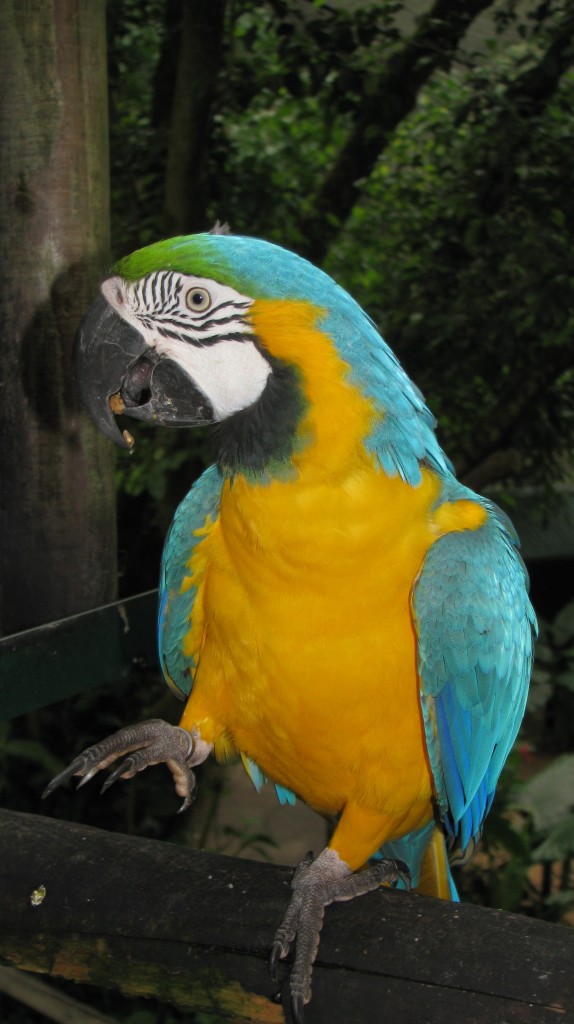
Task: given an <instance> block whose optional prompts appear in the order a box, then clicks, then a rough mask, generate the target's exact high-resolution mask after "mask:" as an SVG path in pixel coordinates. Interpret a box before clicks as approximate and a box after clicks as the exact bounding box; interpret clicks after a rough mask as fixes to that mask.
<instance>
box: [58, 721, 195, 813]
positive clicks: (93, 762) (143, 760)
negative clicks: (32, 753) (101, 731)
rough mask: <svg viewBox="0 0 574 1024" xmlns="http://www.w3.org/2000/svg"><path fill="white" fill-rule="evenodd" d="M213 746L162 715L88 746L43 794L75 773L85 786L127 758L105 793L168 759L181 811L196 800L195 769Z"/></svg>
mask: <svg viewBox="0 0 574 1024" xmlns="http://www.w3.org/2000/svg"><path fill="white" fill-rule="evenodd" d="M211 749H212V747H211V744H209V743H205V742H204V741H203V740H202V739H200V737H199V736H198V735H197V734H196V733H194V732H188V731H187V729H182V728H181V727H180V726H177V725H169V723H168V722H164V721H162V719H161V718H153V719H151V720H150V721H149V722H140V723H139V724H138V725H128V726H127V727H126V728H125V729H120V730H119V731H118V732H115V733H113V735H112V736H108V737H107V739H105V740H102V742H101V743H96V744H94V746H93V747H88V748H87V750H84V751H83V752H82V753H81V754H79V755H78V757H76V758H75V759H74V760H73V761H72V763H71V764H69V765H68V767H67V768H64V771H63V772H60V774H59V775H56V776H55V778H53V779H52V781H51V782H49V783H48V785H47V786H46V789H45V790H44V792H43V794H42V796H43V797H46V796H49V795H50V793H53V791H54V790H55V789H57V788H58V786H61V785H62V784H63V783H64V782H67V781H68V779H71V778H72V776H73V775H80V776H81V777H82V778H81V781H80V782H79V783H78V786H83V785H84V784H85V783H86V782H87V781H88V779H91V778H92V777H93V776H94V775H96V774H97V773H98V772H99V771H101V770H102V769H103V768H108V767H109V765H111V764H113V763H114V761H117V760H118V758H120V757H123V758H124V760H122V761H120V763H119V764H118V765H117V766H116V767H115V768H114V770H113V772H111V773H110V774H109V775H108V777H107V778H106V780H105V782H104V784H103V786H102V790H101V791H102V793H103V792H104V791H105V790H106V789H109V787H110V786H111V785H112V783H114V782H116V781H117V780H118V779H131V778H133V776H134V775H136V774H137V772H141V771H143V769H144V768H148V767H149V765H152V764H161V763H162V762H165V764H167V766H168V768H169V770H170V772H171V774H172V775H173V778H174V782H175V788H176V792H177V793H178V795H179V796H182V797H183V798H184V800H183V804H182V805H181V807H180V809H179V810H180V812H181V811H184V810H185V809H186V808H187V807H189V805H190V803H191V802H192V800H193V793H194V789H195V775H194V772H193V770H192V769H193V767H194V766H195V765H197V764H201V762H202V761H205V758H206V757H207V756H208V754H209V753H210V752H211ZM124 755H127V756H126V757H124Z"/></svg>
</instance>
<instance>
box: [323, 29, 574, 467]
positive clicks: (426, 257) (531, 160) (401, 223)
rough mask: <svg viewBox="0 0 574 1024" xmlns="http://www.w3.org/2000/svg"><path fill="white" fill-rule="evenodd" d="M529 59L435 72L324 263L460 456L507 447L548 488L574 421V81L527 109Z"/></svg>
mask: <svg viewBox="0 0 574 1024" xmlns="http://www.w3.org/2000/svg"><path fill="white" fill-rule="evenodd" d="M534 56H535V53H534V52H533V50H532V48H531V47H530V46H529V47H528V48H527V47H520V48H518V50H517V51H515V58H514V60H513V61H512V60H510V56H509V55H508V54H506V55H505V56H504V57H503V56H502V55H501V56H500V57H499V56H497V58H496V60H493V61H492V63H491V64H489V65H487V66H484V65H481V66H480V67H479V68H478V69H477V70H476V71H474V72H473V73H472V74H469V75H467V76H466V77H465V78H463V79H462V80H459V81H456V80H455V79H454V78H450V77H447V76H444V75H442V76H438V77H437V79H436V80H435V81H434V83H433V84H432V86H431V87H430V88H429V89H428V90H427V91H426V92H425V94H424V96H423V97H422V98H421V102H420V104H419V108H418V110H417V111H416V112H415V114H414V115H413V116H412V117H411V118H409V120H408V122H406V123H403V124H402V125H401V127H400V129H399V130H398V131H397V133H396V136H395V138H394V140H393V142H392V144H391V145H390V147H389V148H388V149H387V151H386V153H385V156H384V158H383V159H382V160H381V162H380V165H379V167H378V168H377V171H376V173H375V174H374V175H373V177H372V179H371V181H369V182H368V183H366V184H365V189H364V194H365V198H364V199H363V200H362V201H361V202H360V203H359V204H358V206H357V207H356V209H355V211H354V214H353V217H352V220H351V223H350V224H349V226H348V229H347V231H346V232H345V233H344V234H343V235H341V237H340V239H339V241H338V243H337V245H336V246H335V247H334V248H333V250H332V251H331V253H330V255H329V260H328V269H329V270H330V271H331V272H332V273H333V274H334V275H335V276H336V277H337V278H338V279H339V280H341V281H342V283H344V284H345V285H346V286H347V287H348V288H349V290H351V291H352V292H353V294H355V295H356V296H357V297H358V298H359V300H360V301H361V302H362V303H363V304H364V305H365V306H366V308H367V309H369V311H370V312H371V314H372V316H373V317H374V319H375V320H376V321H377V322H378V323H380V324H381V326H382V328H383V332H384V333H385V335H386V336H387V337H388V338H389V340H390V342H391V344H392V346H393V348H395V349H396V351H397V352H398V354H399V356H400V357H401V358H402V359H403V361H404V362H405V364H406V366H407V368H408V370H409V372H410V373H411V375H412V376H413V377H414V379H415V380H416V381H417V383H418V384H419V386H421V387H422V389H423V391H424V392H425V393H426V394H427V398H428V400H429V402H430V404H431V407H432V408H433V411H435V414H437V415H438V419H439V424H440V433H441V439H442V440H443V444H444V445H445V448H446V449H447V451H448V452H449V454H451V456H453V457H454V460H455V463H456V464H457V465H458V466H459V467H462V468H463V469H464V470H468V469H470V468H472V467H473V466H474V465H475V464H476V463H477V462H478V461H480V459H481V458H484V457H485V456H486V455H488V454H490V453H491V452H493V451H496V450H498V449H500V448H505V447H512V448H513V449H514V450H516V451H517V452H518V453H519V454H520V456H521V464H520V465H521V470H520V472H521V477H522V479H524V476H525V475H528V478H529V480H530V481H531V482H537V483H541V482H543V481H548V480H549V479H551V478H553V477H554V478H555V477H556V475H557V474H558V473H559V472H561V471H562V469H563V458H564V455H565V453H566V452H567V451H569V448H570V446H571V443H572V437H573V427H574V418H573V417H572V415H571V410H572V402H573V398H574V377H573V375H572V370H571V360H570V358H569V357H568V348H569V345H570V340H569V339H571V337H572V333H573V332H574V309H573V307H572V290H573V285H574V261H573V260H572V235H571V230H570V227H569V226H568V225H570V224H571V223H572V217H573V215H574V198H573V197H574V175H573V171H572V163H571V160H570V156H569V153H570V151H571V147H572V145H573V143H574V119H573V118H572V116H571V111H572V105H573V101H574V76H572V75H567V76H565V77H564V80H563V81H562V83H561V86H560V88H559V89H558V90H557V91H556V93H555V95H554V97H553V98H552V100H551V101H550V103H549V104H548V107H547V109H545V110H543V111H541V112H540V114H539V115H537V116H535V117H528V118H527V117H525V116H524V113H523V111H521V110H520V109H518V108H514V109H513V108H512V106H510V105H509V102H508V100H507V95H508V91H509V86H510V85H511V84H512V83H513V82H515V81H516V75H517V74H518V72H519V71H520V69H522V68H523V67H524V62H525V61H527V60H528V59H533V57H534ZM521 391H522V395H523V396H524V397H522V395H521ZM526 398H528V401H526V400H525V399H526Z"/></svg>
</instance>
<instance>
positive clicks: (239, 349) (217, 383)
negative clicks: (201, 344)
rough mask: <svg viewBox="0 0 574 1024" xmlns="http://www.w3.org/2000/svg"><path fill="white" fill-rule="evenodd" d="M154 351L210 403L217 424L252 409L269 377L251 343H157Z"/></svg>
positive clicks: (269, 371) (268, 366) (268, 367)
mask: <svg viewBox="0 0 574 1024" xmlns="http://www.w3.org/2000/svg"><path fill="white" fill-rule="evenodd" d="M155 348H156V351H157V352H158V354H159V355H165V356H169V358H170V359H173V361H174V362H175V363H178V364H179V365H180V366H181V367H182V368H183V369H184V370H185V371H186V373H187V374H188V375H189V376H190V377H191V379H192V380H193V383H194V384H195V386H196V387H198V388H199V390H200V391H201V392H203V394H204V395H205V396H206V398H208V399H209V401H210V402H211V405H212V407H213V410H214V412H215V415H216V418H217V419H218V420H224V419H226V418H227V417H228V416H232V415H233V413H234V412H239V411H240V409H247V407H248V406H250V405H253V402H256V401H257V399H258V398H259V396H260V395H261V393H262V391H263V389H264V387H265V384H266V383H267V378H268V376H269V374H270V373H271V367H270V365H269V363H268V362H267V360H266V359H265V358H264V357H263V356H262V355H261V353H260V352H259V350H258V349H257V348H256V347H255V345H254V344H253V342H252V341H219V342H215V344H211V345H207V346H206V347H205V348H198V347H196V346H195V345H185V344H184V343H182V342H181V341H171V342H170V341H158V342H157V344H156V346H155Z"/></svg>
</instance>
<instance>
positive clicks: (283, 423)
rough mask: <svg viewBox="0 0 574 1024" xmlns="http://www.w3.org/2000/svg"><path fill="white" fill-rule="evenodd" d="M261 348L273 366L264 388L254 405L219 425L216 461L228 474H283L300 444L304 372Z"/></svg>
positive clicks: (224, 472) (303, 403)
mask: <svg viewBox="0 0 574 1024" xmlns="http://www.w3.org/2000/svg"><path fill="white" fill-rule="evenodd" d="M251 340H253V335H251ZM261 348H262V352H263V353H264V355H265V358H266V359H267V361H268V362H269V363H270V365H271V373H270V374H269V376H268V378H267V383H266V385H265V388H264V389H263V391H262V393H261V395H260V396H259V398H258V399H257V401H256V402H254V403H253V405H250V406H248V408H247V409H241V410H240V412H236V413H235V415H233V416H230V417H229V419H227V420H224V421H223V423H221V424H218V426H217V428H216V431H217V435H216V447H217V462H218V465H219V468H220V470H221V472H222V473H223V474H224V475H226V476H232V475H233V474H235V473H245V474H246V475H247V476H250V475H257V474H266V473H271V474H272V475H273V471H274V470H277V471H278V474H280V473H281V469H282V467H284V468H288V467H289V463H290V459H291V456H292V454H293V452H294V451H295V449H296V448H297V447H298V443H299V438H298V436H297V428H298V426H299V424H300V423H301V419H302V417H303V416H304V414H305V411H306V408H307V405H308V402H307V399H306V397H305V394H304V392H303V387H302V377H301V372H300V370H299V369H298V368H297V367H296V366H293V364H291V363H285V362H283V361H281V360H279V359H274V358H273V357H272V356H270V355H269V353H268V352H266V351H265V349H264V348H263V347H261Z"/></svg>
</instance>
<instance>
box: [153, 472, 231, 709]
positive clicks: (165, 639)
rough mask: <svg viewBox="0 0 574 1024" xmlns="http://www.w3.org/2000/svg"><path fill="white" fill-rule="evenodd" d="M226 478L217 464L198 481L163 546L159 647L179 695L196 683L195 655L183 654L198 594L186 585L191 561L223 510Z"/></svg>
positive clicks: (163, 668) (172, 686)
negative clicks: (184, 587) (202, 535)
mask: <svg viewBox="0 0 574 1024" xmlns="http://www.w3.org/2000/svg"><path fill="white" fill-rule="evenodd" d="M221 484H222V478H221V475H220V473H219V470H218V469H217V467H216V466H210V468H209V469H206V471H205V472H204V473H203V474H202V476H200V478H199V480H197V481H196V482H195V484H194V485H193V487H192V488H191V490H190V491H189V493H188V495H187V496H186V497H185V498H184V499H183V501H182V502H181V504H180V505H179V506H178V508H177V511H176V513H175V515H174V517H173V521H172V524H171V527H170V529H169V533H168V535H167V538H166V542H165V546H164V549H163V557H162V564H161V574H160V591H159V613H158V647H159V655H160V662H161V667H162V670H163V673H164V675H165V678H166V680H167V682H168V684H169V685H170V687H171V688H172V689H173V690H174V692H175V693H177V694H178V696H181V697H183V696H187V695H188V694H189V693H190V690H191V686H192V671H193V668H194V667H195V664H194V661H193V658H189V657H186V656H185V655H184V653H183V639H184V637H185V634H186V633H187V631H188V629H189V622H190V619H191V614H192V611H193V605H194V602H195V597H196V588H195V587H190V588H189V589H188V590H186V591H185V592H184V593H182V591H181V587H182V584H183V582H184V579H185V577H186V575H188V572H189V570H188V568H187V566H188V563H189V560H190V558H191V557H192V555H193V551H194V548H195V546H196V545H197V543H198V542H199V539H200V538H199V537H198V535H197V531H198V530H201V529H202V528H203V527H204V526H205V523H206V521H207V519H208V516H211V518H212V519H215V518H216V516H217V514H218V511H219V498H220V494H221Z"/></svg>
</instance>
